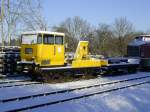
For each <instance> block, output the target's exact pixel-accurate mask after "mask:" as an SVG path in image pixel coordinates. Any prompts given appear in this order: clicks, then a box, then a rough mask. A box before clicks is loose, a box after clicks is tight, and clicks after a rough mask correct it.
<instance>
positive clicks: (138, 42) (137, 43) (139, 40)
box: [128, 35, 150, 46]
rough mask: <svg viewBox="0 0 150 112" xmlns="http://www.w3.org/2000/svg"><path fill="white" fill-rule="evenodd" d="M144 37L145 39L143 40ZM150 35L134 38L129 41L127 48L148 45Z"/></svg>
mask: <svg viewBox="0 0 150 112" xmlns="http://www.w3.org/2000/svg"><path fill="white" fill-rule="evenodd" d="M145 37H146V38H145ZM149 38H150V35H140V36H137V37H135V39H134V40H133V41H131V42H130V43H129V44H128V45H129V46H140V45H144V44H150V39H149Z"/></svg>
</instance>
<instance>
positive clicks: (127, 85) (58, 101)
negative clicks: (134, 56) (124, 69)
mask: <svg viewBox="0 0 150 112" xmlns="http://www.w3.org/2000/svg"><path fill="white" fill-rule="evenodd" d="M143 79H149V80H148V81H140V82H136V83H134V84H126V82H132V81H138V80H143ZM122 83H125V85H123V86H118V87H113V88H109V89H105V90H99V91H96V92H90V93H87V94H83V95H79V96H75V97H69V98H65V99H59V100H56V101H50V102H47V103H41V104H37V105H30V106H26V107H22V108H21V107H20V108H17V109H11V110H8V111H7V112H15V111H25V110H28V109H34V108H38V107H43V106H47V105H53V104H57V103H60V102H67V101H71V100H76V99H81V98H85V97H89V96H93V95H97V94H103V93H108V92H113V91H117V90H120V89H125V88H129V87H134V86H138V85H142V84H146V83H150V76H145V77H136V78H130V79H125V80H118V81H111V82H106V83H100V84H95V85H90V86H84V87H78V88H72V89H66V90H60V91H54V92H46V93H40V94H34V95H29V96H23V97H17V98H10V99H3V100H0V102H1V103H9V102H12V101H17V102H19V101H22V100H25V99H32V98H34V99H35V98H36V97H38V98H39V97H42V96H50V95H55V94H57V95H58V94H59V93H66V92H67V93H68V92H72V91H76V90H83V89H89V88H94V87H102V86H110V85H115V84H119V85H120V84H122Z"/></svg>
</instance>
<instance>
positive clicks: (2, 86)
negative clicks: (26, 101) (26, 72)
mask: <svg viewBox="0 0 150 112" xmlns="http://www.w3.org/2000/svg"><path fill="white" fill-rule="evenodd" d="M17 82H18V81H17ZM19 82H24V83H20V84H19V83H15V82H14V83H13V84H11V85H9V84H5V85H1V84H0V88H8V87H18V86H28V85H34V84H42V83H41V82H27V81H19Z"/></svg>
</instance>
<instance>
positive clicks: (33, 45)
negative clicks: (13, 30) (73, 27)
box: [21, 31, 65, 66]
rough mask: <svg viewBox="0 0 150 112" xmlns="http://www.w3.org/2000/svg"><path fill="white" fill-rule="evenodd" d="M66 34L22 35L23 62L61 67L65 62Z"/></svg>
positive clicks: (26, 33)
mask: <svg viewBox="0 0 150 112" xmlns="http://www.w3.org/2000/svg"><path fill="white" fill-rule="evenodd" d="M64 36H65V34H64V33H58V32H49V31H36V32H24V33H22V34H21V60H22V62H24V63H26V62H27V63H28V62H29V63H30V62H32V63H35V64H36V65H39V66H61V65H64V61H65V47H64Z"/></svg>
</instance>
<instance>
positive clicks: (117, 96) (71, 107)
mask: <svg viewBox="0 0 150 112" xmlns="http://www.w3.org/2000/svg"><path fill="white" fill-rule="evenodd" d="M137 76H138V77H140V76H150V73H148V72H147V73H146V72H139V73H136V74H131V75H122V76H106V77H99V78H96V79H90V80H82V81H74V82H67V83H58V84H35V85H29V86H20V87H11V88H0V93H1V94H0V100H1V99H6V98H13V97H19V96H25V95H31V94H37V93H43V92H52V91H57V90H63V89H68V88H74V87H81V86H87V85H93V84H98V83H104V82H108V81H116V80H124V79H127V78H134V77H137ZM147 80H148V79H147ZM82 92H83V93H84V92H85V91H82ZM82 92H81V91H80V92H78V91H76V92H74V93H73V94H70V95H78V94H82ZM86 92H88V91H86ZM66 95H69V94H66ZM50 97H51V98H50ZM62 97H66V96H65V95H64V96H62ZM67 97H68V96H67ZM54 99H57V98H56V96H54V97H52V96H49V97H47V96H45V97H39V98H36V99H34V100H32V99H30V100H24V101H22V103H20V104H18V105H16V104H17V103H16V102H10V104H9V105H7V104H0V110H3V109H4V108H12V106H13V105H14V106H16V107H17V106H19V105H20V106H21V105H23V106H25V105H27V104H28V105H30V103H32V104H38V103H40V102H42V103H43V102H46V100H48V101H51V100H54ZM31 100H32V101H31ZM33 101H35V102H33ZM18 103H19V102H18ZM149 105H150V85H149V84H145V85H141V86H138V87H132V88H128V89H124V90H120V91H116V92H112V93H109V94H102V95H96V96H91V97H89V98H83V99H80V100H74V101H71V102H65V103H60V104H56V105H51V106H46V107H42V108H37V109H32V110H29V111H33V112H34V111H35V112H47V111H50V112H60V111H61V112H110V111H111V112H141V111H142V112H149V111H150V107H149Z"/></svg>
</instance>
